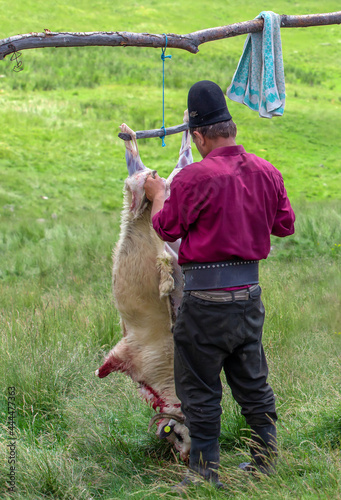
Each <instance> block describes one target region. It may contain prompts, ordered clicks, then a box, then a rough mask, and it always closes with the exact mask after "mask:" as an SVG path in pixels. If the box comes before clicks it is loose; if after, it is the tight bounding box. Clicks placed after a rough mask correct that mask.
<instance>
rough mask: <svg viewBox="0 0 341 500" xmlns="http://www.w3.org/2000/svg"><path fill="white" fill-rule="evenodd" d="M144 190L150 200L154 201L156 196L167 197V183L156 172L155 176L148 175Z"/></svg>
mask: <svg viewBox="0 0 341 500" xmlns="http://www.w3.org/2000/svg"><path fill="white" fill-rule="evenodd" d="M144 190H145V192H146V196H147V198H148V200H150V201H154V198H162V199H164V197H165V184H164V181H163V179H161V177H160V176H159V175H158V174H155V178H153V177H152V176H151V175H148V177H147V179H146V182H145V183H144Z"/></svg>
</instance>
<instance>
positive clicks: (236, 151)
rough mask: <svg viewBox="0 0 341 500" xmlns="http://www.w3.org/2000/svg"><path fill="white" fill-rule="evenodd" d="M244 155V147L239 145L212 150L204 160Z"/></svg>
mask: <svg viewBox="0 0 341 500" xmlns="http://www.w3.org/2000/svg"><path fill="white" fill-rule="evenodd" d="M243 153H245V149H244V146H242V145H241V144H240V145H238V146H225V147H223V148H216V149H213V151H211V152H210V153H208V155H207V156H205V158H204V159H205V160H206V159H208V158H214V157H215V156H234V155H241V154H243Z"/></svg>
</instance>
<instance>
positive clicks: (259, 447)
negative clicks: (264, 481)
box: [239, 424, 277, 475]
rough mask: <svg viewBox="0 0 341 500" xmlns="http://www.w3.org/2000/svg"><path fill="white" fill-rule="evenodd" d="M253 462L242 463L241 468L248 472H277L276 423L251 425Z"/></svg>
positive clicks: (267, 473) (268, 473)
mask: <svg viewBox="0 0 341 500" xmlns="http://www.w3.org/2000/svg"><path fill="white" fill-rule="evenodd" d="M251 439H252V443H251V445H250V451H251V457H252V459H251V462H246V463H242V464H240V465H239V467H240V469H242V470H244V471H246V472H255V471H259V472H261V473H262V474H266V475H270V474H274V473H275V472H276V460H277V431H276V426H275V425H274V424H268V425H264V426H260V425H257V426H253V427H251Z"/></svg>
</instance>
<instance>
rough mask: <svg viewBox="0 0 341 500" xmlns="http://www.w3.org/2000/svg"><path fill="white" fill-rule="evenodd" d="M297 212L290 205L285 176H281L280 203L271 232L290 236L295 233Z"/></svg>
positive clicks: (281, 235)
mask: <svg viewBox="0 0 341 500" xmlns="http://www.w3.org/2000/svg"><path fill="white" fill-rule="evenodd" d="M294 222H295V213H294V211H293V209H292V207H291V205H290V201H289V198H288V195H287V192H286V189H285V187H284V182H283V177H282V176H280V185H279V194H278V205H277V212H276V216H275V220H274V223H273V226H272V230H271V234H273V235H274V236H280V237H284V236H289V235H290V234H294V232H295V227H294Z"/></svg>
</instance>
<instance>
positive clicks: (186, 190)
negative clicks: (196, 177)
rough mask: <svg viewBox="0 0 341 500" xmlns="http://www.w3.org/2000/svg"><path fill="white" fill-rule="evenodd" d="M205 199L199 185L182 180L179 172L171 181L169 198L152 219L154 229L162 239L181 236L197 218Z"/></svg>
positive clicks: (171, 239) (175, 238)
mask: <svg viewBox="0 0 341 500" xmlns="http://www.w3.org/2000/svg"><path fill="white" fill-rule="evenodd" d="M205 201H206V196H204V192H203V191H202V190H201V189H200V187H199V186H197V185H196V184H192V183H187V182H184V181H183V179H182V175H181V172H179V173H178V174H177V175H176V177H174V179H173V181H172V184H171V190H170V196H169V198H168V199H167V200H166V201H165V203H164V206H163V208H162V209H161V210H160V211H159V212H157V213H156V214H155V215H154V217H153V219H152V223H153V227H154V229H155V231H156V232H157V233H158V235H159V236H160V237H161V239H162V240H164V241H176V240H177V239H179V238H183V237H184V236H185V235H186V234H187V232H188V231H189V227H190V225H191V224H193V223H194V222H195V221H196V220H197V218H198V216H199V214H200V211H201V210H202V208H203V205H204V204H205Z"/></svg>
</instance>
